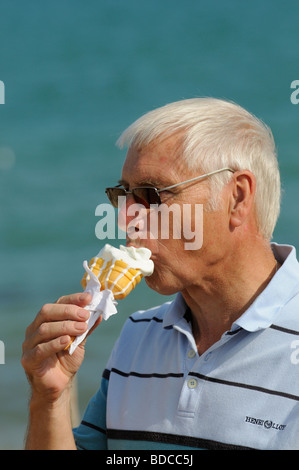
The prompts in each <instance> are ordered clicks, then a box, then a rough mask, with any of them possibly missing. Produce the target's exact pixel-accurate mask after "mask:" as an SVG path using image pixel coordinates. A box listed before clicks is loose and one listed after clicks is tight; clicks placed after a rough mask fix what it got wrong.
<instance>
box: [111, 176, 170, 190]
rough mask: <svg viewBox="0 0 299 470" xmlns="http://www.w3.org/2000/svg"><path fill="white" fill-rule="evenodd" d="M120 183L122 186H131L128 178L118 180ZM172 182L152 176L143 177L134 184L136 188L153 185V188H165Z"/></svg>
mask: <svg viewBox="0 0 299 470" xmlns="http://www.w3.org/2000/svg"><path fill="white" fill-rule="evenodd" d="M118 184H120V185H122V186H129V183H128V182H127V181H126V180H123V179H120V180H118ZM169 185H170V183H169V182H167V181H161V180H160V181H158V180H154V179H152V178H147V179H142V180H140V181H139V182H138V183H136V185H134V188H139V187H140V186H152V187H153V188H157V189H158V188H163V187H167V186H169Z"/></svg>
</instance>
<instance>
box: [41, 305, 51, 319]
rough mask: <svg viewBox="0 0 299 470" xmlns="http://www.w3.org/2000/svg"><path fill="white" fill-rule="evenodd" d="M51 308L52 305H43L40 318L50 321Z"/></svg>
mask: <svg viewBox="0 0 299 470" xmlns="http://www.w3.org/2000/svg"><path fill="white" fill-rule="evenodd" d="M51 307H52V304H45V305H43V306H42V308H41V309H40V311H39V316H40V317H41V318H42V319H44V320H46V319H48V317H49V314H50V310H51Z"/></svg>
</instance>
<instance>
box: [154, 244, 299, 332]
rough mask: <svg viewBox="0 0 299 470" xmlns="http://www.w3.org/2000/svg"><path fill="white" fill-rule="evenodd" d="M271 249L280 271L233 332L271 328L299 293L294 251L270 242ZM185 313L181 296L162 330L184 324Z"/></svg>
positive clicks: (174, 303) (298, 275)
mask: <svg viewBox="0 0 299 470" xmlns="http://www.w3.org/2000/svg"><path fill="white" fill-rule="evenodd" d="M271 248H272V251H273V254H274V256H275V258H276V259H277V261H278V262H279V263H281V268H280V269H279V270H278V271H277V273H276V274H275V276H273V278H272V279H271V281H270V282H269V284H268V285H267V287H266V288H265V289H264V290H263V292H262V293H261V294H260V295H259V296H258V297H257V298H256V299H255V301H254V302H253V303H252V304H251V305H250V307H249V308H248V309H247V310H246V312H244V313H243V315H241V317H239V318H238V319H237V320H236V321H235V322H234V323H233V325H232V330H235V329H237V328H240V327H241V328H244V329H245V330H247V331H252V332H253V331H258V330H261V329H264V328H268V327H269V326H270V325H271V324H272V323H273V321H274V319H275V317H276V316H277V315H278V314H279V312H280V309H281V308H282V307H283V306H284V305H285V304H286V303H287V302H288V300H289V299H290V297H291V296H292V295H294V293H295V292H299V263H298V261H297V259H296V250H295V248H294V247H293V246H290V245H279V244H277V243H271ZM186 310H187V304H186V302H185V300H184V298H183V296H182V295H181V294H180V293H178V294H177V295H176V297H175V299H174V301H173V302H171V304H170V305H169V307H168V309H167V311H166V312H165V315H164V318H163V327H166V328H167V327H169V326H172V325H175V324H178V323H179V322H184V323H185V322H186V319H185V318H184V315H185V313H186Z"/></svg>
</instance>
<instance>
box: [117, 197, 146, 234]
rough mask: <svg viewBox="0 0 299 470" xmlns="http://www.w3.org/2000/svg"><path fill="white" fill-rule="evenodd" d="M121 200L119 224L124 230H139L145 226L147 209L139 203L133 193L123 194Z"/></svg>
mask: <svg viewBox="0 0 299 470" xmlns="http://www.w3.org/2000/svg"><path fill="white" fill-rule="evenodd" d="M119 199H121V201H120V200H119V204H118V207H119V212H118V217H117V225H118V227H119V228H120V229H121V230H122V231H124V232H129V231H130V232H138V231H140V230H141V231H143V230H144V228H145V225H146V223H145V220H144V218H146V213H147V211H146V209H145V207H144V206H143V205H142V204H137V203H136V202H135V201H134V198H133V197H132V196H131V195H128V196H126V197H124V196H122V197H121V198H119Z"/></svg>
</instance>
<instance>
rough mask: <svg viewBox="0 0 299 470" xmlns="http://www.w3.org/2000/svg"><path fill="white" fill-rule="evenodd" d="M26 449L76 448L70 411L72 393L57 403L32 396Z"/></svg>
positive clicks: (62, 397) (64, 394) (65, 395)
mask: <svg viewBox="0 0 299 470" xmlns="http://www.w3.org/2000/svg"><path fill="white" fill-rule="evenodd" d="M25 449H26V450H76V445H75V441H74V437H73V432H72V424H71V413H70V393H69V391H68V390H67V391H65V392H64V393H63V395H62V396H61V397H60V399H59V400H58V401H57V402H55V403H50V404H49V403H46V402H45V401H44V400H43V399H42V398H40V397H34V396H32V398H31V402H30V419H29V427H28V432H27V437H26V443H25Z"/></svg>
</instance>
